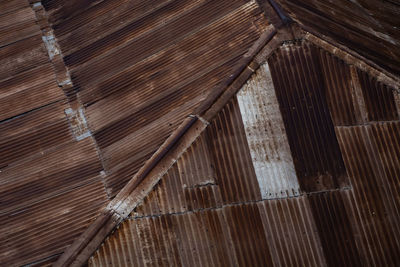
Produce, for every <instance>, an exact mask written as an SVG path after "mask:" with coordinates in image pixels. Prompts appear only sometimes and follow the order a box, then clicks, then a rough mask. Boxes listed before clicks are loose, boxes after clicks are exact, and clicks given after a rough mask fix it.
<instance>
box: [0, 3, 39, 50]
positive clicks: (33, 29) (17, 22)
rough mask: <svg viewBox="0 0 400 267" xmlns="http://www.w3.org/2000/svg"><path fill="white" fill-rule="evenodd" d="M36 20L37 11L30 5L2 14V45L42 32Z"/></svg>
mask: <svg viewBox="0 0 400 267" xmlns="http://www.w3.org/2000/svg"><path fill="white" fill-rule="evenodd" d="M0 8H2V7H1V6H0ZM35 22H36V18H35V13H34V12H33V10H32V9H31V8H30V7H29V6H25V8H22V9H17V10H15V11H10V12H8V13H6V14H0V47H1V46H5V45H7V44H10V43H14V42H17V41H19V40H22V39H25V38H28V37H30V36H33V35H37V34H38V33H40V31H39V27H38V25H37V24H36V23H35Z"/></svg>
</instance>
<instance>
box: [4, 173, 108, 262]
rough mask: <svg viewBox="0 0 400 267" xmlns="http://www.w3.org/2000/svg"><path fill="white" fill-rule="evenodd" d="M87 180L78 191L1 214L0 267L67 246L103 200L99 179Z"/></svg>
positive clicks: (48, 254)
mask: <svg viewBox="0 0 400 267" xmlns="http://www.w3.org/2000/svg"><path fill="white" fill-rule="evenodd" d="M87 178H89V177H87ZM88 180H89V181H90V183H88V184H87V185H84V186H81V187H80V188H77V189H73V190H70V191H68V192H64V193H62V194H59V195H54V196H52V197H49V198H47V199H43V200H41V201H39V202H36V203H31V204H30V205H29V206H25V207H23V208H20V209H16V210H13V211H9V212H7V213H4V214H1V215H0V221H1V222H2V224H1V226H0V263H1V265H2V266H15V265H18V266H19V265H23V264H28V263H31V262H35V261H37V260H40V259H43V258H46V257H49V256H52V255H54V254H59V253H61V252H62V251H63V250H64V249H65V248H66V247H67V246H68V245H69V244H71V242H72V241H73V240H74V239H75V238H77V237H78V236H79V235H80V234H81V233H82V231H83V230H84V229H86V227H87V226H88V223H89V222H90V221H91V220H92V219H93V218H94V217H95V216H96V214H97V213H98V211H99V209H100V207H101V206H103V205H104V204H105V202H106V200H107V198H106V195H105V192H104V187H103V184H102V183H101V182H100V181H99V177H98V176H97V177H96V176H95V177H91V178H90V179H88Z"/></svg>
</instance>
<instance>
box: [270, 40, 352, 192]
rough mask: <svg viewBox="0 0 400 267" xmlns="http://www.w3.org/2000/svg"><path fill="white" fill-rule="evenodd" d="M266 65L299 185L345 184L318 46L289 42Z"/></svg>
mask: <svg viewBox="0 0 400 267" xmlns="http://www.w3.org/2000/svg"><path fill="white" fill-rule="evenodd" d="M268 64H269V65H270V67H271V74H272V79H273V81H274V85H275V89H276V96H277V98H278V102H279V107H280V111H281V112H282V117H283V121H284V124H285V128H286V133H287V135H288V140H289V144H290V149H291V151H292V153H293V160H294V166H295V168H296V172H297V175H298V178H299V182H300V187H301V189H302V190H304V191H306V192H312V191H323V190H327V189H333V188H339V187H340V186H343V183H344V181H345V177H346V170H345V167H344V164H343V160H342V155H341V153H340V149H339V145H338V142H337V139H336V136H335V131H334V128H333V123H332V119H331V117H330V113H329V109H328V105H327V102H326V97H325V95H326V93H325V85H324V81H323V79H322V78H323V73H322V71H321V64H320V60H319V51H318V50H317V49H316V48H315V47H314V46H312V45H310V44H308V43H305V42H303V43H295V44H288V45H286V46H284V47H282V48H281V49H279V50H278V51H277V52H276V53H275V54H274V55H273V56H272V57H271V58H270V59H269V60H268Z"/></svg>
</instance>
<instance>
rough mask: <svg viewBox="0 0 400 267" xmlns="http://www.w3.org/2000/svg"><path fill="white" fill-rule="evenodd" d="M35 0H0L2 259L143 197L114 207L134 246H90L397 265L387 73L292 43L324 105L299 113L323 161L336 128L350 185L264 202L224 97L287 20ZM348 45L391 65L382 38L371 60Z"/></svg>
mask: <svg viewBox="0 0 400 267" xmlns="http://www.w3.org/2000/svg"><path fill="white" fill-rule="evenodd" d="M29 3H30V4H31V5H32V7H30V6H29ZM258 3H261V6H259V5H258ZM42 4H43V6H44V8H43V7H42V6H41V4H40V3H37V1H35V0H30V1H25V0H11V1H6V2H3V3H1V4H0V62H1V66H0V87H1V93H0V193H1V194H0V217H1V218H0V221H1V222H2V225H1V226H0V241H1V242H0V265H4V266H14V265H22V264H33V266H34V265H39V266H40V265H49V264H51V263H53V262H55V261H56V260H57V258H58V257H59V256H60V255H61V253H62V251H63V250H64V249H65V248H67V247H68V246H70V244H72V242H73V241H74V240H75V242H74V243H73V244H74V245H73V246H72V247H71V249H69V250H67V253H65V254H63V257H64V259H66V260H65V261H63V260H61V261H59V262H58V264H59V265H63V266H67V265H70V264H71V265H82V264H85V262H86V261H87V259H88V258H89V256H90V255H92V253H93V252H94V251H95V250H96V249H97V248H98V246H99V244H101V242H103V240H104V238H105V237H106V236H107V235H109V233H110V232H111V231H112V230H113V229H114V228H115V227H116V226H117V225H119V224H120V223H121V221H122V220H123V219H124V218H126V217H127V216H128V214H129V213H130V212H131V211H132V209H133V208H135V207H136V206H138V205H139V204H140V203H141V202H142V201H143V203H142V205H140V206H139V207H138V208H137V210H136V211H135V212H136V213H133V214H132V215H131V217H130V218H129V219H128V222H133V223H134V225H135V226H134V227H135V229H136V230H137V231H136V232H135V231H133V230H132V229H133V228H130V231H131V234H132V235H133V236H134V240H135V242H133V245H132V240H130V241H129V242H131V243H129V242H128V238H126V240H127V241H126V242H127V244H129V246H133V247H132V248H131V247H129V246H128V248H129V249H128V248H126V247H124V248H122V249H123V255H122V256H121V255H119V254H118V253H119V252H118V253H117V252H116V251H119V250H118V249H119V247H118V245H117V243H114V244H113V245H112V246H111V247H108V243H107V242H108V241H107V242H106V243H105V246H104V247H103V248H105V249H106V250H107V251H109V253H110V255H111V256H112V257H110V260H111V262H112V263H113V264H114V265H123V263H126V264H127V265H131V264H129V262H125V261H124V260H126V259H129V260H132V261H136V260H138V262H137V263H136V264H138V265H146V264H156V265H189V264H190V265H196V266H197V265H209V266H215V265H220V266H226V265H243V266H244V265H249V264H251V265H260V266H263V265H271V264H274V265H277V266H279V265H284V266H285V265H286V266H287V265H303V266H324V265H332V266H336V265H345V264H346V263H352V264H353V265H357V264H362V265H367V266H368V265H369V264H370V265H398V264H399V262H398V259H397V257H396V255H398V254H399V247H400V246H399V241H398V236H399V229H398V227H397V225H398V224H399V222H398V217H399V216H398V215H399V213H398V210H399V207H398V204H399V203H398V202H399V199H398V195H399V194H398V193H399V188H398V177H399V169H398V166H399V165H400V164H399V162H398V158H400V157H399V147H398V144H399V140H398V132H399V126H398V118H399V114H400V113H399V112H400V110H399V102H400V101H399V96H398V95H397V94H394V93H395V92H396V91H395V90H398V88H399V87H398V79H396V77H394V76H393V75H390V74H388V73H385V74H382V73H381V72H379V67H378V68H376V65H374V64H371V63H373V62H372V61H366V62H367V63H368V64H370V65H371V66H372V67H375V68H376V69H378V71H377V70H376V69H373V68H371V66H368V65H366V64H364V62H361V61H354V58H352V57H351V56H348V55H347V54H346V53H345V52H343V51H340V52H337V51H339V50H337V51H336V50H335V49H336V48H334V49H333V50H332V47H330V48H329V49H328V50H329V51H330V52H332V53H334V54H335V56H338V57H340V58H341V59H342V60H344V61H340V60H338V59H337V58H335V57H334V56H332V55H329V54H326V53H325V54H324V52H323V51H320V50H318V49H317V50H316V51H317V52H315V53H314V52H313V53H314V54H313V55H316V56H315V57H314V56H313V58H314V59H316V58H318V60H311V61H307V60H303V61H301V62H302V63H301V64H298V62H297V61H296V57H294V58H295V60H294V61H290V56H289V62H291V63H290V64H291V66H292V67H291V68H292V70H293V73H296V75H297V73H301V76H299V77H301V80H302V81H303V80H304V81H305V84H310V83H311V84H313V85H315V84H318V85H321V86H316V87H314V86H311V87H310V88H312V90H311V93H312V94H313V95H318V94H319V93H320V94H321V95H319V96H317V97H315V98H312V99H313V100H315V101H314V102H312V103H311V104H313V105H311V108H315V107H317V108H318V109H319V110H320V111H321V112H319V113H318V112H316V111H314V112H313V113H312V112H311V113H309V114H308V115H310V114H311V115H312V114H314V115H316V116H317V117H318V116H320V115H322V116H321V118H322V119H321V120H316V121H314V122H318V123H316V124H315V123H314V124H307V123H304V122H303V123H304V125H303V126H306V127H311V128H313V129H312V130H310V133H316V132H318V131H319V130H321V129H325V128H326V129H328V130H327V131H326V132H327V133H329V135H328V138H327V140H328V141H327V143H328V146H327V149H326V150H327V153H328V154H331V155H332V154H333V159H338V158H339V157H338V154H337V151H338V146H337V143H335V142H334V140H335V138H334V135H335V133H336V134H337V136H338V137H339V138H338V141H339V142H338V143H339V145H340V149H341V152H342V153H341V155H342V157H343V159H344V164H345V166H346V168H347V169H348V170H349V169H350V170H351V172H349V171H348V172H347V175H349V176H351V177H350V178H349V179H350V180H351V182H352V186H353V188H352V189H351V190H343V188H342V185H343V183H342V180H341V181H339V183H338V184H339V185H340V186H338V187H337V186H328V187H327V188H322V189H321V188H320V187H319V185H316V184H315V183H314V184H313V181H311V182H310V184H311V187H315V188H318V190H331V189H332V188H336V187H337V189H339V190H338V191H335V192H329V193H326V194H320V193H317V194H315V195H314V194H313V195H311V196H310V197H308V196H306V195H302V196H300V197H296V198H288V199H275V200H268V201H265V200H264V199H262V198H263V197H262V195H261V194H260V188H259V185H258V182H257V179H256V175H255V171H254V169H253V165H252V160H251V157H250V152H249V150H250V149H249V147H248V143H247V139H248V136H246V134H245V131H244V128H243V125H242V118H241V116H240V112H239V109H238V106H237V103H236V100H235V99H232V97H233V96H234V94H235V93H236V92H237V91H238V90H239V89H240V88H241V86H242V85H243V84H244V83H245V82H246V80H247V79H248V78H249V77H250V76H251V75H252V74H253V73H254V71H255V70H256V69H257V68H258V66H259V65H260V64H262V63H263V62H264V61H265V59H266V58H268V57H269V56H270V55H271V53H273V52H274V50H275V49H276V47H278V46H279V45H281V43H282V42H283V41H287V40H291V39H301V38H303V32H302V31H300V30H299V29H298V28H297V27H296V25H292V26H291V27H290V28H285V27H283V28H282V26H283V25H284V24H285V21H284V20H283V19H282V18H283V17H282V16H280V17H279V18H278V16H277V15H276V11H277V9H276V6H275V4H274V2H273V1H257V2H256V1H245V0H235V1H225V0H224V1H208V0H199V1H188V0H182V1H172V0H169V1H167V0H165V1H133V0H129V1H126V0H115V1H101V0H98V1H92V0H87V1H86V0H84V1H81V0H71V1H60V0H46V1H43V2H42ZM386 7H387V6H385V8H386ZM394 12H396V11H394ZM378 13H379V12H378ZM378 13H376V12H375V13H374V14H373V15H372V16H375V15H376V14H378ZM266 16H267V17H266ZM375 17H376V16H375ZM382 18H383V17H379V20H380V19H382ZM386 22H387V21H386ZM386 22H385V23H386ZM346 23H347V22H346ZM271 24H272V25H274V26H272V25H271ZM355 26H356V27H358V26H359V25H355ZM381 26H382V27H383V28H385V29H387V27H386V26H387V24H382V25H381ZM277 29H278V31H276V30H277ZM393 32H394V33H395V32H396V29H394V30H393ZM378 33H379V32H378ZM378 35H379V36H377V37H378V39H379V38H381V39H382V38H383V39H385V40H386V41H388V40H389V39H388V38H387V37H388V36H386V35H382V34H378ZM307 36H308V37H307ZM305 37H306V38H308V39H312V38H310V35H309V34H306V35H305ZM389 37H390V36H389ZM354 38H358V37H357V36H356V35H355V37H354ZM365 38H366V39H368V38H369V37H368V36H366V37H365ZM393 38H395V37H393ZM328 39H329V38H328ZM389 41H390V40H389ZM265 42H268V43H269V45H268V46H266V47H264V49H262V50H261V51H260V49H261V47H262V45H263V44H264V43H265ZM338 42H341V39H340V38H338ZM313 43H316V44H317V45H318V46H319V47H328V46H327V45H326V44H324V43H323V42H320V41H316V39H315V38H314V39H313ZM345 45H348V44H346V43H345ZM368 45H369V44H368ZM368 45H367V46H368ZM373 45H376V43H375V44H373ZM381 45H382V46H381V47H383V46H386V43H385V42H382V43H381ZM349 46H350V47H351V48H354V46H351V45H349ZM303 48H304V47H303ZM303 48H302V49H303ZM304 49H306V48H304ZM313 49H314V48H313ZM355 49H357V50H360V51H358V52H359V53H360V54H361V55H363V56H365V57H366V58H370V59H372V60H376V59H377V64H378V65H379V64H380V66H383V67H387V68H388V69H389V71H392V72H393V68H395V67H396V66H394V67H393V62H391V61H390V59H389V60H387V58H386V59H385V57H387V55H388V54H387V51H388V50H385V49H383V50H382V51H379V53H381V54H380V55H382V54H385V53H386V54H385V55H384V56H383V57H382V60H381V59H380V58H378V57H376V56H375V55H373V54H372V53H369V54H368V53H367V54H366V53H365V49H363V48H360V49H358V48H357V47H356V48H355ZM346 51H348V50H346ZM379 53H378V55H379ZM391 53H392V55H393V58H394V60H396V51H394V52H391ZM256 54H257V56H256V57H255V58H254V60H253V61H251V59H253V57H254V55H256ZM300 54H301V53H300ZM343 55H344V56H343ZM371 55H372V57H371ZM358 58H361V59H362V57H358ZM349 59H351V60H349ZM383 60H386V61H385V62H383ZM304 62H305V63H306V64H305V63H304ZM354 62H355V63H354ZM382 62H383V63H382ZM64 63H65V64H66V66H67V67H68V69H67V68H66V66H65V65H64ZM349 63H350V64H354V66H348V65H346V64H349ZM282 64H284V63H282ZM382 64H383V65H382ZM317 66H319V67H320V69H319V72H318V74H319V78H315V77H313V76H312V75H310V68H311V70H314V71H315V69H316V67H317ZM359 68H360V69H359ZM391 68H392V69H391ZM290 70H291V69H290V68H289V67H287V69H286V71H287V72H290ZM69 71H70V72H69ZM312 72H313V71H311V73H312ZM70 74H71V75H72V76H71V77H72V78H71V77H70ZM239 74H240V75H239ZM371 75H372V76H371ZM286 79H288V80H289V82H294V81H298V80H296V79H295V78H294V77H293V76H291V75H288V76H286ZM290 80H291V81H290ZM275 87H276V85H275ZM226 88H227V90H225V89H226ZM318 89H321V90H322V91H319V90H318ZM393 89H394V90H393ZM279 91H282V90H281V89H279ZM204 100H206V101H204ZM203 101H204V102H203ZM295 104H296V103H295ZM303 104H304V103H303ZM306 104H307V103H306ZM314 104H315V105H314ZM225 105H226V106H225ZM224 106H225V107H224ZM299 106H300V107H301V105H299ZM223 107H224V108H223ZM222 108H223V109H222ZM221 109H222V111H221ZM194 110H195V111H196V112H195V114H197V115H196V116H195V117H190V118H187V116H188V115H189V114H191V113H193V111H194ZM353 113H354V114H353ZM304 114H306V113H304ZM185 118H187V119H186V120H184V119H185ZM330 118H332V121H331V122H329V119H330ZM182 121H184V122H183V123H181V122H182ZM208 121H209V122H208ZM311 121H312V120H311ZM86 123H88V125H86ZM209 123H211V125H209V126H208V127H207V129H206V130H205V131H203V130H204V129H205V127H206V126H207V125H208V124H209ZM178 125H181V127H179V128H178V130H177V131H175V132H173V131H174V129H176V128H177V127H178ZM315 125H317V126H318V127H314V126H315ZM326 125H327V127H325V126H326ZM286 127H287V128H288V127H289V126H288V124H286ZM324 127H325V128H324ZM363 127H364V128H363ZM332 129H335V131H333V130H332ZM360 129H361V130H360ZM347 130H349V132H346V131H347ZM293 132H295V131H293ZM92 133H93V136H92V135H91V134H92ZM171 133H173V134H172V135H171ZM354 133H356V137H354V136H353V134H354ZM359 133H362V134H361V135H360V134H359ZM168 136H170V137H169V138H168ZM293 136H294V135H292V138H293ZM323 136H324V135H323ZM360 136H362V138H361V137H360ZM294 138H296V137H294ZM317 139H318V138H317ZM165 140H167V141H166V142H164V141H165ZM195 140H196V141H195ZM349 140H350V141H349ZM360 140H362V141H360ZM194 141H195V142H194ZM313 141H315V140H311V143H312V142H313ZM163 142H164V143H163ZM193 142H194V143H193ZM192 143H193V145H192ZM316 143H317V145H319V146H322V145H324V146H325V144H324V142H321V140H319V141H318V140H317V142H316ZM321 144H322V145H321ZM330 144H333V147H334V148H332V146H330ZM314 145H315V144H314ZM314 145H311V146H309V147H308V148H315V146H314ZM160 146H161V147H160ZM353 146H356V147H355V148H354V147H353ZM324 148H325V147H324ZM157 149H158V150H157ZM155 151H157V152H156V153H154V152H155ZM183 151H186V153H184V154H183V155H182V153H183ZM343 151H345V152H343ZM360 151H362V152H363V153H365V154H368V153H369V154H371V155H373V156H365V155H360V153H361V152H360ZM333 152H334V153H333ZM345 153H347V154H346V156H344V154H345ZM369 154H368V155H369ZM151 155H153V156H152V157H151ZM319 155H320V156H321V155H323V154H319ZM149 158H150V160H149V161H147V163H146V164H145V165H144V166H143V164H144V163H145V162H146V160H148V159H149ZM297 160H298V161H299V162H297V164H300V165H302V164H303V165H305V164H309V162H308V163H307V160H308V159H307V158H301V159H300V160H299V159H297ZM323 160H324V159H322V161H323ZM365 162H367V163H368V164H369V165H368V166H367V167H369V166H372V167H371V168H370V169H368V168H367V167H365V166H364V165H362V164H366V163H365ZM312 163H317V165H318V164H319V163H318V161H314V162H312ZM142 166H143V167H142ZM322 166H323V168H322V169H323V170H325V169H328V174H326V173H323V171H321V173H322V175H327V176H329V175H330V174H329V171H331V170H330V169H329V168H324V167H326V166H325V165H324V164H322ZM360 166H361V167H360ZM141 167H142V168H141ZM363 168H364V169H368V171H369V172H370V173H365V174H361V175H360V174H358V173H357V172H359V173H362V171H363ZM139 169H140V171H139V172H138V170H139ZM339 169H340V168H339ZM354 170H357V171H354ZM135 173H136V175H135V176H134V174H135ZM338 173H339V176H340V179H342V178H343V177H345V176H346V173H343V172H339V171H338ZM297 175H299V173H297ZM303 175H304V173H303ZM357 175H358V176H357ZM131 177H133V178H132V179H131ZM365 177H367V182H366V183H364V182H363V181H364V180H363V179H364V178H365ZM129 180H130V183H128V186H125V187H124V185H126V183H127V181H129ZM344 180H346V179H344ZM157 183H158V186H156V187H155V189H154V190H153V188H154V186H155V185H156V184H157ZM344 184H345V185H346V183H344ZM381 185H382V186H381ZM380 186H381V187H380ZM121 188H124V190H123V191H121V194H119V195H117V197H116V198H115V199H114V201H112V202H111V203H110V205H108V206H107V208H106V209H103V211H102V212H100V210H101V208H102V207H104V206H105V204H106V203H107V202H108V200H109V198H108V197H113V196H115V195H116V194H117V193H118V192H119V190H120V189H121ZM374 188H378V189H379V190H376V191H374V190H373V189H374ZM310 191H313V190H310ZM95 218H97V220H95V221H94V223H92V221H93V220H94V219H95ZM163 220H164V221H163ZM168 220H169V221H168ZM165 221H168V223H166V222H165ZM3 222H4V223H3ZM171 222H172V223H171ZM140 223H143V225H142V226H138V225H140ZM88 225H90V227H89V228H87V227H88ZM122 225H124V224H122ZM165 226H167V228H165V229H164V228H162V227H165ZM168 226H169V228H168ZM160 228H161V229H162V230H160ZM85 229H87V231H86V232H84V230H85ZM210 229H211V230H210ZM238 229H242V230H238ZM327 229H328V230H327ZM331 229H333V230H331ZM329 230H331V232H329ZM83 232H84V234H82V233H83ZM117 233H118V232H117ZM137 240H139V242H138V243H136V241H137ZM165 240H168V241H165ZM164 241H165V242H164ZM115 242H117V241H115ZM163 242H164V243H163ZM301 248H303V249H301ZM106 253H108V252H106ZM113 253H114V254H113ZM131 253H133V254H132V255H136V256H131ZM128 254H129V255H130V256H129V257H128V258H127V257H126V256H127V255H128ZM170 254H171V255H173V256H170ZM114 256H115V257H114ZM100 260H101V261H102V260H103V259H100ZM104 263H107V262H103V264H104Z"/></svg>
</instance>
